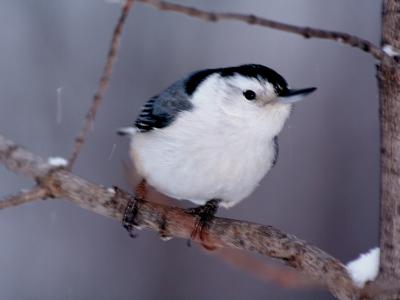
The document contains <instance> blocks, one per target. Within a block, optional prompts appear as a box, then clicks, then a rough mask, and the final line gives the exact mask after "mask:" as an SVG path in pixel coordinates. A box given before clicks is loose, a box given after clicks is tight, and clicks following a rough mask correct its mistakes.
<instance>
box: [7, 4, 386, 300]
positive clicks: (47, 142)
mask: <svg viewBox="0 0 400 300" xmlns="http://www.w3.org/2000/svg"><path fill="white" fill-rule="evenodd" d="M181 2H185V3H189V4H192V5H195V6H197V7H201V8H206V9H213V10H218V11H233V12H244V13H254V14H257V15H260V16H263V17H267V18H271V19H274V20H280V21H285V22H288V23H292V24H297V25H304V26H315V27H321V28H324V29H332V30H339V31H346V32H349V33H352V34H356V35H359V36H361V37H363V38H366V39H369V40H371V41H373V42H375V43H379V31H380V25H379V24H380V20H379V18H380V4H381V3H380V1H375V0H353V1H346V0H337V1H318V0H296V1H294V0H279V1H278V0H259V1H256V0H251V1H250V0H247V1H238V0H230V1H228V0H223V1H222V0H221V1H211V0H205V1H181ZM119 12H120V6H119V5H118V4H111V3H110V2H108V1H104V0H86V1H80V0H68V1H65V0H63V1H61V0H60V1H49V0H35V1H32V0H3V1H1V3H0V25H1V26H0V41H1V43H0V65H1V66H2V68H0V105H1V109H0V130H1V133H2V134H5V135H6V136H8V137H9V138H11V139H13V140H15V141H16V142H18V143H20V144H23V145H24V146H26V147H27V148H28V149H30V150H32V151H33V152H35V153H37V154H40V155H41V156H43V157H47V156H63V157H67V156H69V153H70V151H71V149H72V141H73V138H74V136H75V134H76V133H77V131H78V130H79V128H80V127H81V125H82V120H83V117H84V114H85V113H86V110H87V108H88V106H89V104H90V102H91V99H92V96H93V93H94V90H95V88H96V86H97V83H98V79H99V75H100V72H101V70H102V68H103V64H104V60H105V56H106V53H107V50H108V47H109V41H110V38H111V34H112V30H113V28H114V24H115V23H116V19H117V18H118V16H119ZM242 63H260V64H264V65H267V66H270V67H272V68H274V69H276V70H277V71H278V72H280V73H281V74H283V75H284V76H285V77H286V79H287V80H288V81H289V82H290V84H291V85H292V86H294V87H304V86H317V87H318V91H317V92H316V93H314V94H313V95H312V96H310V97H309V98H308V99H307V100H306V101H305V102H303V103H300V104H298V105H297V107H296V109H295V111H294V113H293V114H292V116H291V118H290V120H289V122H288V124H287V126H286V127H285V129H284V130H283V132H282V134H281V135H280V157H279V161H278V164H277V166H276V167H275V168H274V169H273V170H272V172H271V173H269V174H268V176H267V177H266V178H265V179H264V180H263V182H262V184H261V185H260V187H259V188H258V189H257V190H256V192H255V193H254V194H253V195H251V196H250V197H249V199H247V200H246V201H244V202H242V203H240V204H239V205H237V206H235V207H234V208H232V209H230V210H228V211H227V210H224V209H221V210H220V213H219V214H220V215H222V216H229V217H234V218H238V219H245V220H251V221H254V222H259V223H263V224H270V225H274V226H276V227H278V228H281V229H282V230H285V231H287V232H290V233H293V234H295V235H297V236H299V237H301V238H303V239H305V240H307V241H309V242H310V243H313V244H315V245H317V246H318V247H320V248H322V249H324V250H325V251H327V252H329V253H330V254H332V255H334V256H336V257H338V258H339V259H341V260H343V261H348V260H350V259H353V258H354V257H355V256H357V255H358V254H359V253H360V252H365V251H367V250H368V249H370V248H371V247H374V246H376V245H377V243H378V188H379V186H378V182H379V153H378V150H379V145H378V141H379V136H378V133H379V132H378V97H377V87H376V80H375V61H374V60H373V59H372V58H371V57H370V56H368V55H366V54H365V53H363V52H361V51H358V50H355V49H352V48H349V47H344V46H342V45H339V44H336V43H332V42H329V41H320V40H314V39H311V40H306V39H303V38H301V37H298V36H294V35H291V34H287V33H282V32H277V31H273V30H268V29H263V28H259V27H254V26H249V25H245V24H240V23H234V22H221V23H215V24H211V23H205V22H201V21H198V20H194V19H190V18H187V17H185V16H182V15H177V14H173V13H166V12H159V11H157V10H154V9H152V8H149V7H147V6H144V5H142V4H137V5H135V7H134V8H133V11H132V13H131V15H130V16H129V19H128V21H127V24H126V28H125V32H124V35H123V41H122V45H121V52H120V55H119V57H118V60H117V63H116V65H115V70H114V74H113V78H112V82H111V86H110V89H109V90H108V92H107V95H106V98H105V99H104V103H103V105H102V106H101V108H100V111H99V114H98V118H97V121H96V123H95V126H94V130H93V132H92V133H91V134H90V137H89V139H88V141H87V144H86V145H85V146H84V148H83V151H82V154H81V156H80V158H79V160H78V162H77V165H76V169H75V171H76V173H78V174H79V175H81V176H83V177H84V178H86V179H88V180H91V181H93V182H96V183H99V184H103V185H105V186H112V185H118V186H121V187H124V188H128V185H127V183H126V182H125V180H124V173H123V167H122V162H123V161H128V155H127V151H128V143H127V141H126V140H124V139H121V138H119V137H118V136H116V135H115V131H116V129H117V128H119V127H121V126H125V125H129V124H131V123H132V122H133V121H134V119H135V117H136V115H137V114H138V112H139V108H140V106H141V105H142V104H143V103H144V101H146V100H147V99H148V98H149V97H151V96H152V95H154V94H156V93H158V92H159V91H160V90H162V89H163V88H165V87H166V86H168V85H169V84H170V83H172V82H173V81H175V80H176V79H178V78H180V77H182V76H184V75H185V74H187V73H189V72H192V71H194V70H197V69H202V68H208V67H221V66H231V65H238V64H242ZM59 89H61V98H60V99H61V110H60V111H61V116H62V119H61V122H57V110H58V109H59V107H58V104H57V103H58V100H57V98H58V97H57V90H59ZM113 145H116V146H113ZM113 148H115V149H114V150H115V151H114V153H113V155H112V157H110V152H111V151H112V149H113ZM31 185H32V183H31V182H29V181H26V180H24V179H21V178H19V177H17V176H16V175H13V174H12V173H10V172H8V171H6V170H5V169H4V168H3V167H1V168H0V195H6V194H9V193H14V192H15V191H18V190H20V189H21V188H25V187H29V186H31ZM0 243H1V246H0V298H1V299H22V300H24V299H41V300H46V299H75V300H79V299H141V300H142V299H176V300H178V299H232V300H235V299H244V298H249V297H251V298H252V299H332V296H330V295H328V293H326V292H320V291H309V290H306V291H294V290H287V289H284V288H282V287H279V286H276V285H274V284H268V283H264V282H261V281H259V280H257V279H254V278H253V277H252V276H249V275H248V274H247V273H244V272H243V271H240V270H237V269H235V268H232V267H231V266H228V265H226V264H225V263H224V262H222V261H221V260H219V259H217V258H215V257H213V256H210V255H205V254H204V252H203V251H202V250H200V249H199V248H197V247H192V248H188V247H186V244H185V241H183V240H175V239H174V240H172V241H169V242H162V241H160V239H159V238H158V237H157V235H156V234H154V233H152V232H148V231H145V232H141V233H140V236H139V238H138V239H136V240H132V239H131V238H129V236H128V234H127V233H126V232H125V231H124V230H123V229H122V227H121V226H120V224H118V223H116V222H114V221H111V220H108V219H105V218H103V217H101V216H98V215H95V214H93V213H90V212H87V211H84V210H82V209H80V208H78V207H75V206H73V205H72V204H69V203H66V202H64V201H62V200H54V201H53V200H51V201H41V202H38V203H32V204H28V205H25V206H21V207H17V208H13V209H8V210H4V211H1V212H0Z"/></svg>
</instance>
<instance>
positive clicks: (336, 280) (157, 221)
mask: <svg viewBox="0 0 400 300" xmlns="http://www.w3.org/2000/svg"><path fill="white" fill-rule="evenodd" d="M0 162H1V163H3V164H4V165H5V166H6V167H7V168H8V169H9V170H11V171H13V172H15V173H17V174H21V175H24V176H27V177H29V178H32V179H36V180H38V182H40V183H41V185H42V187H43V188H45V189H46V190H47V191H49V193H50V194H51V196H53V197H57V198H64V199H66V200H69V201H71V202H73V203H75V204H77V205H79V206H80V207H82V208H85V209H88V210H90V211H92V212H95V213H97V214H100V215H103V216H106V217H109V218H113V219H116V220H118V221H119V222H121V220H122V218H123V215H124V213H125V209H126V207H127V205H128V203H129V202H130V201H134V197H133V196H132V195H131V194H129V193H127V192H124V191H122V190H120V189H117V188H113V189H110V188H108V189H107V188H105V187H102V186H98V185H96V184H93V183H90V182H88V181H86V180H84V179H82V178H80V177H78V176H76V175H74V174H72V173H70V172H69V171H68V170H66V169H63V168H53V167H52V166H51V165H49V164H48V163H47V162H45V161H44V160H43V159H41V158H40V157H38V156H35V155H33V154H32V153H31V152H29V151H27V150H25V149H23V148H22V147H19V146H17V145H16V144H15V143H13V142H12V141H10V140H7V139H6V138H5V137H3V136H1V135H0ZM138 205H139V210H138V214H137V218H136V222H137V223H138V224H139V225H140V226H141V227H144V228H149V229H152V230H155V231H158V232H162V233H163V234H167V235H169V236H173V237H179V238H184V239H188V238H190V235H191V232H192V228H193V226H194V224H195V222H196V219H195V217H194V216H192V215H191V214H187V213H186V212H185V210H184V209H181V208H176V207H171V206H167V205H162V204H156V203H151V202H148V201H143V202H140V203H138ZM208 237H209V242H210V243H212V244H213V246H216V247H219V248H235V249H240V250H247V251H253V252H258V253H260V254H263V255H266V256H270V257H273V258H277V259H280V260H281V261H283V262H285V263H287V264H288V265H290V266H292V267H293V268H295V269H297V270H299V271H302V272H304V273H305V274H306V275H307V276H310V277H311V278H312V279H313V280H316V281H318V282H321V281H322V282H323V283H324V284H326V286H327V287H328V288H329V290H330V291H331V292H332V293H333V294H334V295H335V296H336V297H338V298H339V299H354V297H356V296H357V295H358V294H359V293H360V291H359V290H358V289H357V288H356V287H355V286H354V285H353V282H352V280H351V279H350V277H349V275H348V273H347V271H346V268H345V266H343V265H342V264H341V263H340V262H339V261H338V260H337V259H335V258H333V257H332V256H330V255H329V254H327V253H325V252H323V251H322V250H320V249H319V248H317V247H315V246H312V245H309V244H308V243H306V242H305V241H303V240H300V239H298V238H297V237H295V236H293V235H290V234H286V233H284V232H282V231H280V230H279V229H276V228H274V227H272V226H264V225H260V224H255V223H251V222H247V221H239V220H233V219H226V218H215V220H214V221H213V224H212V225H211V227H210V229H209V230H208Z"/></svg>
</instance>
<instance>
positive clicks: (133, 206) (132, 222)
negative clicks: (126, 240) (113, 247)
mask: <svg viewBox="0 0 400 300" xmlns="http://www.w3.org/2000/svg"><path fill="white" fill-rule="evenodd" d="M141 202H142V199H141V198H139V197H132V198H130V199H129V201H128V204H127V206H126V208H125V212H124V216H123V218H122V226H124V228H125V229H126V230H127V231H128V232H129V235H130V236H131V237H132V238H135V237H137V234H135V233H134V232H133V231H134V229H135V227H138V226H139V224H138V223H137V221H136V217H137V214H138V212H139V207H140V203H141Z"/></svg>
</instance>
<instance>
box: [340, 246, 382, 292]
mask: <svg viewBox="0 0 400 300" xmlns="http://www.w3.org/2000/svg"><path fill="white" fill-rule="evenodd" d="M347 270H348V272H349V274H350V276H351V278H352V279H353V281H354V283H355V284H356V285H357V286H358V287H360V288H362V287H363V286H364V285H365V283H366V282H367V281H373V280H375V278H376V276H377V275H378V271H379V248H377V247H376V248H373V249H371V250H370V251H368V252H367V253H363V254H360V256H359V257H358V258H356V259H355V260H352V261H350V262H349V263H348V264H347Z"/></svg>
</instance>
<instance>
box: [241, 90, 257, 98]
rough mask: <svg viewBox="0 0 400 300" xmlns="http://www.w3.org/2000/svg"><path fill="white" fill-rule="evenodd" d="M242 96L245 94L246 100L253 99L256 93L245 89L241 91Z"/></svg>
mask: <svg viewBox="0 0 400 300" xmlns="http://www.w3.org/2000/svg"><path fill="white" fill-rule="evenodd" d="M243 96H245V97H246V99H247V100H254V99H256V96H257V95H256V93H255V92H253V91H252V90H247V91H244V92H243Z"/></svg>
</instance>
